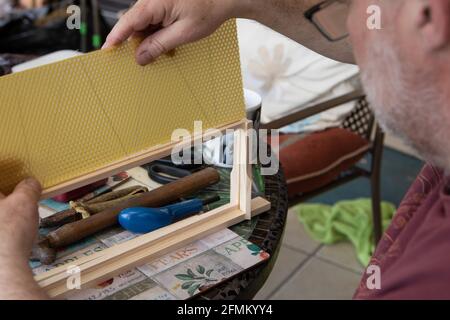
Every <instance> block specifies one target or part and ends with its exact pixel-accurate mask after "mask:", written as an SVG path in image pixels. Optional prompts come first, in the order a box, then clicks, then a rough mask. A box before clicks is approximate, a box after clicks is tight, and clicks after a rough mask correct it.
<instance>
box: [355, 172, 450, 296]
mask: <svg viewBox="0 0 450 320" xmlns="http://www.w3.org/2000/svg"><path fill="white" fill-rule="evenodd" d="M449 186H450V178H449V177H448V176H447V177H446V176H445V174H444V172H443V171H442V170H440V169H437V168H435V167H433V166H431V165H426V166H425V167H424V168H423V169H422V171H421V173H420V174H419V176H418V178H417V179H416V181H415V182H414V183H413V185H412V186H411V188H410V190H409V191H408V193H407V194H406V196H405V198H404V200H403V202H402V204H401V205H400V207H399V209H398V211H397V213H396V215H395V216H394V219H393V221H392V223H391V226H390V227H389V228H388V230H387V231H386V233H385V234H384V236H383V238H382V240H381V241H380V243H379V245H378V247H377V250H376V251H375V254H374V256H373V257H372V260H371V262H370V263H369V266H378V267H379V268H380V275H381V277H380V280H381V289H369V288H368V286H367V283H368V281H367V280H368V278H369V277H371V276H372V275H373V274H374V273H373V271H369V269H368V271H367V272H366V273H365V275H364V276H363V278H362V280H361V283H360V286H359V289H358V290H357V291H356V293H355V296H354V298H356V299H450V254H449V251H450V217H449V216H448V215H449V214H450V192H449V190H450V188H449ZM372 270H373V269H372ZM369 283H371V282H370V281H369Z"/></svg>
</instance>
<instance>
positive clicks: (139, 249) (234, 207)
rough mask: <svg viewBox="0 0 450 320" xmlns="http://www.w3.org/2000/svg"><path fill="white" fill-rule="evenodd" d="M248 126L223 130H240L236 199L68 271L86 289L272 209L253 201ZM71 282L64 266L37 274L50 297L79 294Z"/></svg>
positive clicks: (130, 162)
mask: <svg viewBox="0 0 450 320" xmlns="http://www.w3.org/2000/svg"><path fill="white" fill-rule="evenodd" d="M249 127H250V123H249V121H248V120H242V121H239V122H236V123H233V124H231V125H229V126H225V127H223V128H221V129H219V130H220V131H221V132H224V131H225V130H227V129H234V130H235V131H234V162H233V169H232V172H231V177H230V181H231V186H230V199H231V200H230V203H229V204H226V205H224V206H222V207H219V208H217V209H215V210H211V211H209V212H206V213H202V214H198V215H195V216H191V217H189V218H187V219H184V220H182V221H179V222H177V223H174V224H172V225H170V226H167V227H165V228H161V229H159V230H156V231H154V232H151V233H148V234H144V235H141V236H139V237H137V238H135V239H132V240H129V241H127V242H125V243H122V244H119V245H116V246H114V247H111V248H108V249H105V250H103V251H101V252H98V253H96V254H93V255H91V256H89V257H85V258H83V259H80V260H78V261H77V263H76V264H73V265H71V266H69V267H78V268H79V271H80V282H81V288H88V287H90V286H94V285H96V284H98V283H101V282H102V281H105V280H107V279H110V278H111V277H113V276H115V275H117V274H120V273H121V272H124V271H126V270H129V269H132V268H133V267H136V266H139V265H142V264H145V263H146V262H149V261H151V260H153V259H156V258H158V257H160V256H161V255H164V254H166V253H168V252H170V251H172V250H176V249H178V248H180V247H182V246H184V245H186V244H188V243H190V242H192V241H195V240H197V239H199V238H202V237H205V236H207V235H209V234H211V233H214V232H216V231H218V230H220V229H223V228H226V227H229V226H231V225H234V224H236V223H239V222H241V221H244V220H245V219H250V218H251V217H252V216H253V215H256V214H259V213H262V212H265V211H267V210H269V209H270V203H269V202H268V201H267V200H265V199H263V198H255V199H253V200H252V199H251V184H252V183H251V164H250V163H249V154H248V153H249V150H251V149H249V147H250V146H251V140H252V139H251V135H249V134H248V130H249ZM198 139H202V140H205V139H208V134H203V135H200V136H197V137H195V136H193V139H192V140H193V141H198ZM193 141H191V143H192V142H193ZM177 145H178V144H177ZM174 146H175V144H174V143H171V144H168V145H165V146H163V147H161V148H157V149H155V150H153V151H147V152H144V153H142V154H141V155H136V156H134V157H130V159H127V160H124V161H122V162H121V163H122V165H120V164H115V165H113V166H110V167H108V168H105V169H104V170H102V172H101V173H98V174H92V175H88V176H85V177H80V178H79V179H78V180H77V181H76V182H69V183H67V184H65V185H64V186H60V188H57V189H55V190H58V192H59V191H61V190H65V189H66V188H74V187H76V186H77V185H78V184H79V183H81V182H84V184H86V183H89V181H91V179H94V180H98V179H99V177H103V176H105V175H106V176H108V175H111V174H114V172H117V171H122V170H125V169H128V168H130V167H134V166H138V165H141V164H144V163H148V162H150V161H152V160H156V159H159V158H162V157H165V156H167V155H169V154H170V152H171V150H172V148H173V147H174ZM94 177H95V178H94ZM52 193H53V191H51V190H49V191H48V194H52ZM71 277H73V275H72V274H71V273H69V272H68V269H67V267H66V266H61V267H58V268H55V269H53V270H50V271H48V272H45V273H43V274H40V275H37V276H36V277H35V279H36V281H37V282H38V283H39V285H40V286H41V287H42V288H44V289H45V290H46V291H47V293H48V294H49V295H50V296H51V297H61V296H64V295H65V294H67V293H68V292H70V291H72V290H76V289H71V288H69V286H68V285H67V283H68V280H70V278H71Z"/></svg>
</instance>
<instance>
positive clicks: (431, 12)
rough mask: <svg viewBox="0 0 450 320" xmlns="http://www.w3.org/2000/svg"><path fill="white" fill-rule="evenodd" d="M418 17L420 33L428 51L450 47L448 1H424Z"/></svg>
mask: <svg viewBox="0 0 450 320" xmlns="http://www.w3.org/2000/svg"><path fill="white" fill-rule="evenodd" d="M420 14H421V17H420V33H421V34H422V39H424V42H425V45H426V47H427V48H428V49H429V50H430V51H435V50H439V49H442V48H445V47H447V46H449V45H450V1H449V0H426V1H424V2H423V7H422V9H421V12H420Z"/></svg>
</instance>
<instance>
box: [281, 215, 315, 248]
mask: <svg viewBox="0 0 450 320" xmlns="http://www.w3.org/2000/svg"><path fill="white" fill-rule="evenodd" d="M283 244H285V245H286V246H288V247H291V248H293V249H298V250H302V251H304V252H306V253H313V252H314V251H315V250H316V249H317V248H318V247H319V246H320V243H319V242H317V241H315V240H313V239H312V238H311V237H310V236H309V235H308V234H307V233H306V230H305V228H304V227H303V225H302V224H301V222H300V221H299V220H298V218H297V215H296V212H295V210H293V209H291V210H289V212H288V217H287V221H286V228H285V230H284V238H283Z"/></svg>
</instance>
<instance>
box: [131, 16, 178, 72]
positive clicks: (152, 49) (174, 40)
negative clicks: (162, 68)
mask: <svg viewBox="0 0 450 320" xmlns="http://www.w3.org/2000/svg"><path fill="white" fill-rule="evenodd" d="M185 34H186V31H185V24H184V23H183V22H181V21H178V22H175V23H174V24H172V25H170V26H168V27H165V28H163V29H161V30H159V31H157V32H155V33H154V34H152V35H150V36H148V37H147V38H146V39H145V40H144V41H142V43H141V44H140V45H139V47H138V48H137V50H136V62H137V63H138V64H140V65H143V66H144V65H147V64H149V63H151V62H153V61H154V60H156V58H158V57H159V56H161V55H162V54H164V53H167V52H169V51H171V50H173V49H175V48H176V47H178V46H180V45H183V44H185V43H186V42H187V39H186V36H185Z"/></svg>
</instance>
